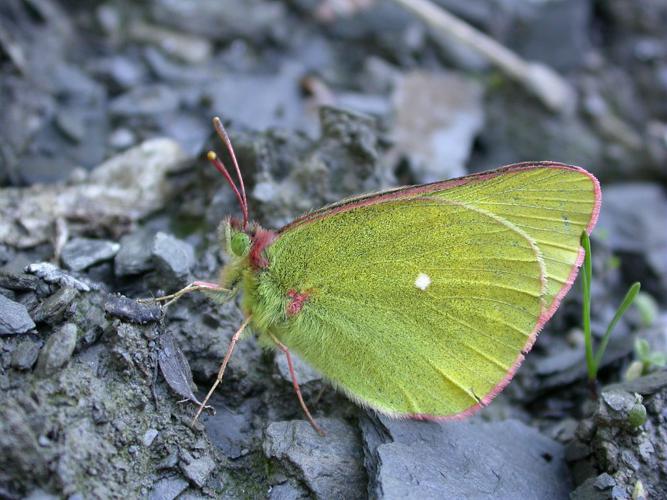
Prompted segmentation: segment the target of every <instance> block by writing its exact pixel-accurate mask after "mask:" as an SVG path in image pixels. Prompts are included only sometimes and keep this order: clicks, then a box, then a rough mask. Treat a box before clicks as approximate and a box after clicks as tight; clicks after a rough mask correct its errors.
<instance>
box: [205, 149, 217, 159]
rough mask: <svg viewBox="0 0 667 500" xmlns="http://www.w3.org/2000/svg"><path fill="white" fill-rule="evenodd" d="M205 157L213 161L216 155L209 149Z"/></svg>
mask: <svg viewBox="0 0 667 500" xmlns="http://www.w3.org/2000/svg"><path fill="white" fill-rule="evenodd" d="M206 158H208V160H209V161H215V160H217V159H218V155H217V154H215V151H209V152H208V153H206Z"/></svg>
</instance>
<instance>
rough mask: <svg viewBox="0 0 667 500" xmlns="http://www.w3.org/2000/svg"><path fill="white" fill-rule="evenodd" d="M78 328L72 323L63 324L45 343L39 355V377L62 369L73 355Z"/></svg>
mask: <svg viewBox="0 0 667 500" xmlns="http://www.w3.org/2000/svg"><path fill="white" fill-rule="evenodd" d="M77 336H78V328H77V327H76V325H75V324H74V323H65V324H64V325H63V326H62V327H61V328H59V329H58V330H56V331H55V332H54V333H53V334H52V335H51V336H50V337H49V339H48V340H47V341H46V344H45V345H44V347H43V348H42V352H41V353H40V355H39V361H38V362H37V372H38V373H39V374H40V375H51V374H53V373H55V372H56V371H57V370H58V369H59V368H61V367H63V366H64V365H65V364H67V362H68V361H69V359H70V358H71V357H72V354H73V353H74V348H75V347H76V340H77Z"/></svg>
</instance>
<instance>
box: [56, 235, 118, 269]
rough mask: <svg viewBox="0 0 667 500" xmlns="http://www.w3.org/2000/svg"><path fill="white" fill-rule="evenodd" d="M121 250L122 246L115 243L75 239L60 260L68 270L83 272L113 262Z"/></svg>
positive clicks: (63, 251) (64, 249)
mask: <svg viewBox="0 0 667 500" xmlns="http://www.w3.org/2000/svg"><path fill="white" fill-rule="evenodd" d="M119 249H120V245H119V244H118V243H115V242H113V241H107V240H94V239H90V238H74V239H72V240H70V241H68V242H67V243H66V244H65V246H64V247H63V249H62V253H61V255H60V258H61V259H62V262H63V264H64V265H65V267H66V268H68V269H71V270H72V271H83V270H84V269H87V268H89V267H90V266H93V265H95V264H99V263H100V262H104V261H106V260H111V259H112V258H113V257H114V256H115V255H116V253H118V250H119Z"/></svg>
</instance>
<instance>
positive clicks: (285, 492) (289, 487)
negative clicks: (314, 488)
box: [268, 481, 310, 500]
mask: <svg viewBox="0 0 667 500" xmlns="http://www.w3.org/2000/svg"><path fill="white" fill-rule="evenodd" d="M268 498H269V500H302V499H306V498H310V495H308V492H307V491H305V490H304V488H302V487H300V486H298V485H296V484H292V483H290V482H289V481H288V482H285V483H282V484H276V485H273V486H271V489H270V490H269V495H268Z"/></svg>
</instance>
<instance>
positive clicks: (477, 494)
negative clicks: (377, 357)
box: [361, 417, 571, 500]
mask: <svg viewBox="0 0 667 500" xmlns="http://www.w3.org/2000/svg"><path fill="white" fill-rule="evenodd" d="M361 427H362V434H363V439H364V448H365V452H366V465H367V468H368V470H369V476H370V478H369V494H370V496H372V497H377V498H381V499H401V500H402V499H405V498H419V499H420V500H426V499H431V498H433V499H436V498H437V499H441V498H468V499H470V498H494V499H516V498H521V499H524V500H528V499H532V498H534V499H540V500H549V499H554V500H555V499H561V498H562V499H566V498H568V495H569V492H570V489H571V488H570V485H571V479H570V473H569V471H568V468H567V466H566V464H565V459H564V448H563V446H562V445H561V444H559V443H557V442H555V441H553V440H552V439H550V438H548V437H546V436H543V435H542V434H540V433H539V432H538V431H537V430H535V429H533V428H532V427H528V426H526V425H525V424H523V423H521V422H519V421H517V420H506V421H502V422H493V423H474V422H469V421H464V422H448V423H443V424H438V423H435V422H415V421H398V420H389V419H386V418H384V417H380V420H376V419H375V418H367V419H364V420H363V421H362V423H361Z"/></svg>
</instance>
